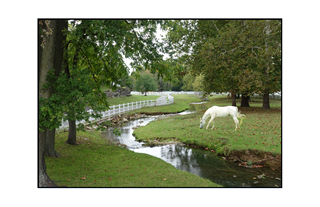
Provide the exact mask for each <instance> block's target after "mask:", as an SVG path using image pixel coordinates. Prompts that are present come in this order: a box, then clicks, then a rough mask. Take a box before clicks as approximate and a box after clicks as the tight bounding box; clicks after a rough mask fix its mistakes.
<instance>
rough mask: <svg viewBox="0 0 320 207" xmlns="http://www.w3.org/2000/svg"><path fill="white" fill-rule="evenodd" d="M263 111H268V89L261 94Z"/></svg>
mask: <svg viewBox="0 0 320 207" xmlns="http://www.w3.org/2000/svg"><path fill="white" fill-rule="evenodd" d="M262 108H263V109H270V102H269V89H266V90H265V93H264V94H263V104H262Z"/></svg>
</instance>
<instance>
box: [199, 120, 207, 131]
mask: <svg viewBox="0 0 320 207" xmlns="http://www.w3.org/2000/svg"><path fill="white" fill-rule="evenodd" d="M205 123H206V121H205V120H203V119H201V118H200V129H202V128H203V126H204V124H205Z"/></svg>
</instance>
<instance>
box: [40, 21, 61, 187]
mask: <svg viewBox="0 0 320 207" xmlns="http://www.w3.org/2000/svg"><path fill="white" fill-rule="evenodd" d="M66 25H67V24H66V22H65V21H63V20H40V21H39V35H38V51H39V70H38V77H39V80H38V82H39V132H38V133H39V137H38V144H39V147H38V149H39V151H38V153H39V154H38V158H39V165H38V172H39V183H38V185H39V187H56V184H54V183H53V181H52V180H51V179H50V178H49V176H48V175H47V172H46V165H45V157H44V156H45V145H46V132H48V131H51V130H54V129H55V128H56V127H57V117H58V116H60V118H61V113H56V112H57V111H59V110H60V109H59V107H55V106H54V103H55V100H54V99H52V95H53V91H52V89H51V88H49V87H48V83H49V81H48V79H47V76H48V75H49V73H52V74H53V75H58V74H59V73H60V71H61V70H62V62H63V47H61V45H62V41H63V39H64V38H65V36H64V35H63V33H62V30H63V29H64V28H65V27H66ZM52 71H53V72H52ZM53 114H55V115H53ZM58 119H59V118H58ZM49 137H50V136H49ZM51 138H52V137H51Z"/></svg>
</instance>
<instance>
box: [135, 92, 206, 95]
mask: <svg viewBox="0 0 320 207" xmlns="http://www.w3.org/2000/svg"><path fill="white" fill-rule="evenodd" d="M169 94H192V95H201V94H203V92H202V91H162V92H147V95H156V96H166V95H169ZM131 95H144V93H141V92H138V91H131Z"/></svg>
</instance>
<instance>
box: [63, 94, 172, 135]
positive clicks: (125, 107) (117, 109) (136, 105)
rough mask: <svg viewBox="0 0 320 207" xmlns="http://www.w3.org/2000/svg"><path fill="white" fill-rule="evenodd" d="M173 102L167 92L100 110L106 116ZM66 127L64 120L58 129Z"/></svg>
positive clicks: (67, 124) (83, 121)
mask: <svg viewBox="0 0 320 207" xmlns="http://www.w3.org/2000/svg"><path fill="white" fill-rule="evenodd" d="M173 102H174V98H173V97H172V96H171V95H170V94H168V95H167V96H161V97H160V98H158V99H157V100H145V101H137V102H131V103H124V104H119V105H113V106H109V110H108V111H105V112H102V118H108V117H111V116H113V115H115V114H123V113H125V112H127V111H132V110H135V109H140V108H143V107H148V106H162V105H169V104H172V103H173ZM88 112H89V113H90V114H91V113H92V109H90V110H88ZM92 120H94V118H92V117H90V118H89V121H92ZM79 123H85V120H81V121H76V125H78V124H79ZM67 127H69V122H68V121H65V122H62V123H61V126H60V127H59V128H58V129H59V130H60V129H64V128H67Z"/></svg>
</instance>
